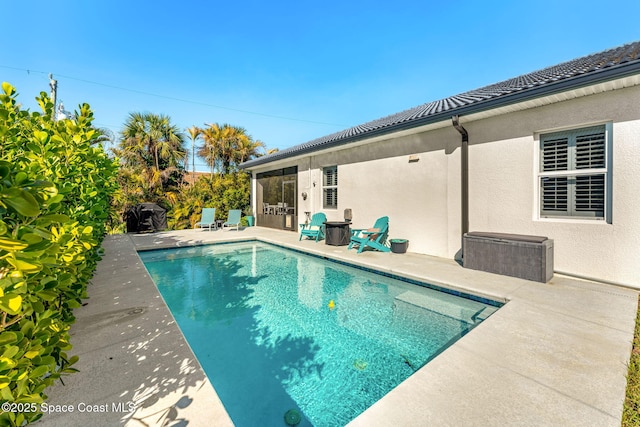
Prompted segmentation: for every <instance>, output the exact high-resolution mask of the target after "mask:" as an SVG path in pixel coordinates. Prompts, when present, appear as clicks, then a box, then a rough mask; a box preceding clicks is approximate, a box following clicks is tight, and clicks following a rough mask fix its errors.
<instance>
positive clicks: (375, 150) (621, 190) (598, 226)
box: [253, 86, 640, 287]
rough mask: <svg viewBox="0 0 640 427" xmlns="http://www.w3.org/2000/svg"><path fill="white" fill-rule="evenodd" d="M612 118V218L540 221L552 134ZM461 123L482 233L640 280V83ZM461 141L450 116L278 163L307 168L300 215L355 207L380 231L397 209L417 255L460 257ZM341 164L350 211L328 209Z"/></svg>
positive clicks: (331, 214)
mask: <svg viewBox="0 0 640 427" xmlns="http://www.w3.org/2000/svg"><path fill="white" fill-rule="evenodd" d="M602 123H611V124H612V129H613V140H612V144H613V145H612V157H613V166H612V180H613V181H612V182H613V188H612V195H613V200H612V221H611V223H607V222H605V221H601V220H600V221H598V220H571V219H562V220H560V219H544V218H543V219H541V218H539V214H538V201H537V199H538V189H537V187H538V181H537V171H538V168H539V166H538V161H539V158H538V149H539V135H540V133H547V132H552V131H555V130H561V129H568V128H569V129H572V128H580V127H585V126H588V125H593V124H602ZM461 124H462V125H463V126H464V127H465V128H466V130H467V131H468V133H469V144H470V145H469V230H470V231H494V232H503V233H518V234H533V235H543V236H548V237H549V238H552V239H554V251H555V269H556V271H560V272H566V273H570V274H575V275H580V276H586V277H593V278H597V279H601V280H607V281H612V282H617V283H621V284H625V285H629V286H634V287H640V280H638V279H639V278H640V250H639V247H638V246H639V245H638V242H639V241H640V220H639V219H638V218H639V213H640V197H639V196H638V195H639V194H640V161H638V160H640V86H635V87H630V88H625V89H619V90H614V91H610V92H605V93H600V94H595V95H590V96H585V97H581V98H576V99H573V100H568V101H562V102H557V103H554V104H550V105H546V106H540V107H536V108H531V109H528V110H524V111H519V112H512V113H509V114H505V115H501V116H495V117H491V118H485V119H480V120H476V121H473V120H470V119H469V118H468V117H464V116H463V117H461ZM460 141H461V136H460V134H459V133H458V132H457V131H456V130H455V129H454V128H453V126H452V125H451V124H450V123H448V124H443V127H442V128H439V129H435V130H431V131H428V132H422V133H416V134H412V135H406V136H401V137H395V138H394V137H393V135H390V136H389V138H388V139H386V140H381V141H377V142H374V143H371V144H360V145H358V144H354V145H345V146H344V147H343V148H339V149H336V150H334V151H331V152H326V153H322V152H320V153H316V154H313V153H312V154H311V155H307V156H305V157H302V158H299V159H292V160H288V161H281V162H278V164H277V167H287V166H293V165H297V166H298V220H299V222H301V223H302V222H304V220H305V215H304V212H305V211H308V212H312V213H313V212H317V211H323V212H324V213H325V214H326V215H327V218H328V219H329V220H342V219H343V212H344V209H346V208H350V209H352V211H353V227H355V228H368V227H370V226H371V225H372V224H373V223H374V221H375V220H376V219H377V218H378V217H380V216H383V215H387V216H389V218H390V221H389V224H390V228H389V230H390V231H389V237H390V238H406V239H409V241H410V243H409V251H411V252H416V253H421V254H429V255H434V256H439V257H447V258H453V257H456V256H459V251H460V249H461V219H460V215H461V207H460V206H461V201H460V194H461V190H460V175H461V172H460ZM411 157H417V158H418V161H410V158H411ZM332 165H337V166H338V208H337V209H323V208H322V168H323V167H325V166H332ZM275 168H276V166H275V165H271V167H270V165H268V164H267V165H261V166H259V167H256V168H255V169H254V170H253V172H254V173H256V172H261V171H266V170H270V169H275ZM314 184H315V185H314ZM303 192H306V193H307V195H308V197H307V199H306V200H303V198H302V196H301V194H302V193H303Z"/></svg>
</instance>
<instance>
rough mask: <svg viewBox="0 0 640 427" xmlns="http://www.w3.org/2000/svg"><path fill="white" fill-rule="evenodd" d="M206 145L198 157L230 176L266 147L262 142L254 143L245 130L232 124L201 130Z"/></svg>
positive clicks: (211, 126)
mask: <svg viewBox="0 0 640 427" xmlns="http://www.w3.org/2000/svg"><path fill="white" fill-rule="evenodd" d="M201 135H202V140H203V142H204V144H203V145H202V146H200V147H199V150H198V155H199V156H200V157H202V158H204V159H205V161H206V162H207V164H208V165H209V166H210V167H211V176H213V171H214V169H216V168H217V169H218V170H219V171H220V172H221V173H223V174H228V173H230V172H232V171H233V170H236V169H237V165H238V164H240V163H242V162H244V161H246V160H248V159H250V158H252V157H255V156H257V155H258V148H260V147H264V144H263V143H262V142H260V141H254V140H253V138H251V136H250V135H248V134H247V131H246V129H245V128H243V127H240V126H232V125H230V124H227V123H225V124H219V123H214V124H209V125H208V127H207V128H205V129H202V130H201Z"/></svg>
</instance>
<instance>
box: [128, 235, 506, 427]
mask: <svg viewBox="0 0 640 427" xmlns="http://www.w3.org/2000/svg"><path fill="white" fill-rule="evenodd" d="M140 256H141V258H142V260H143V261H144V263H145V265H146V267H147V269H148V271H149V273H150V274H151V276H152V278H153V280H154V281H155V283H156V284H157V286H158V289H159V290H160V292H161V294H162V296H163V297H164V299H165V301H166V302H167V305H168V306H169V308H170V309H171V312H172V313H173V315H174V317H175V319H176V321H177V323H178V325H179V326H180V329H181V330H182V332H183V333H184V335H185V337H186V339H187V341H188V342H189V345H190V346H191V348H192V349H193V351H194V353H195V354H196V357H197V358H198V360H199V361H200V363H201V365H202V367H203V368H204V370H205V372H206V373H207V376H208V377H209V380H210V381H211V383H212V384H213V386H214V388H215V389H216V391H217V393H218V395H219V396H220V399H221V400H222V402H223V404H224V406H225V408H226V409H227V411H228V412H229V415H230V416H231V419H232V420H233V422H234V423H235V425H236V426H238V427H244V426H251V427H252V426H258V425H259V426H285V425H286V424H285V421H284V416H285V413H286V412H287V411H288V410H290V409H295V410H297V411H299V413H300V414H301V415H302V421H301V423H300V424H299V425H300V426H305V425H306V426H309V425H314V426H318V427H321V426H341V425H345V424H346V423H348V422H349V421H350V420H352V419H353V418H355V417H356V416H357V415H359V414H360V413H362V412H363V411H364V410H365V409H367V408H368V407H369V406H371V405H372V404H373V403H375V402H376V401H377V400H379V399H380V398H382V397H383V396H384V395H385V394H386V393H388V392H389V391H391V389H393V388H394V387H396V386H397V385H398V384H400V382H402V381H403V380H405V379H406V378H408V377H409V376H410V375H411V374H413V373H414V372H415V371H416V370H417V369H419V368H420V367H421V366H423V365H424V364H425V363H427V362H428V361H429V360H431V359H432V358H433V357H435V356H436V355H438V354H439V353H440V352H442V351H443V350H444V349H445V348H447V347H448V346H450V345H451V344H453V342H454V341H456V340H457V339H458V338H460V337H461V336H463V335H464V334H466V333H467V332H469V331H470V330H471V329H472V328H473V327H475V326H476V325H477V324H478V323H480V322H481V321H482V320H483V319H485V318H486V317H487V316H489V315H490V314H492V313H493V312H495V311H496V310H497V308H498V305H499V304H487V303H484V302H480V301H475V300H471V299H466V298H461V297H458V296H454V295H451V294H448V293H443V292H439V291H437V290H433V289H430V288H427V287H424V286H419V285H416V284H411V283H407V282H404V281H401V280H397V279H395V278H390V277H385V276H383V275H379V274H375V273H372V272H368V271H363V270H360V269H356V268H353V267H350V266H346V265H343V264H339V263H336V262H332V261H327V260H324V259H321V258H317V257H313V256H309V255H305V254H302V253H299V252H296V251H291V250H288V249H284V248H280V247H277V246H273V245H268V244H266V243H261V242H243V243H233V244H222V245H212V246H201V247H193V248H180V249H170V250H161V251H151V252H142V253H140Z"/></svg>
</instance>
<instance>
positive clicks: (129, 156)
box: [109, 113, 187, 233]
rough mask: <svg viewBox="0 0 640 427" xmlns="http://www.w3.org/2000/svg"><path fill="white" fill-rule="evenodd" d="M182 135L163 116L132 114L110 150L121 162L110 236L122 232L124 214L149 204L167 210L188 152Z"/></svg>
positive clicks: (179, 182) (172, 199)
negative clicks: (142, 204) (114, 213)
mask: <svg viewBox="0 0 640 427" xmlns="http://www.w3.org/2000/svg"><path fill="white" fill-rule="evenodd" d="M183 143H184V135H183V134H182V132H180V130H179V129H178V128H177V127H176V126H175V125H173V124H171V118H170V117H169V116H166V115H157V114H151V113H131V114H129V117H128V118H127V121H126V122H125V124H124V128H123V130H122V132H121V133H120V141H119V143H118V147H117V148H116V149H114V150H113V152H114V154H115V155H116V156H117V157H118V158H119V159H120V163H121V165H120V171H119V174H118V183H119V187H120V189H121V191H118V192H117V194H116V195H115V198H114V205H115V209H114V211H115V212H117V214H116V215H115V217H114V218H113V219H112V221H111V228H110V230H109V231H110V232H112V233H117V232H124V231H125V228H126V227H125V223H124V221H125V217H124V215H125V212H127V211H128V210H129V209H130V208H131V207H133V206H135V205H137V204H139V203H143V202H152V203H156V204H158V205H160V206H162V207H163V208H165V209H169V208H170V206H171V204H172V203H173V202H175V200H176V198H177V197H176V193H177V192H178V191H179V187H180V185H181V184H182V180H183V176H184V165H183V163H184V161H185V160H187V151H186V150H185V148H184V147H183Z"/></svg>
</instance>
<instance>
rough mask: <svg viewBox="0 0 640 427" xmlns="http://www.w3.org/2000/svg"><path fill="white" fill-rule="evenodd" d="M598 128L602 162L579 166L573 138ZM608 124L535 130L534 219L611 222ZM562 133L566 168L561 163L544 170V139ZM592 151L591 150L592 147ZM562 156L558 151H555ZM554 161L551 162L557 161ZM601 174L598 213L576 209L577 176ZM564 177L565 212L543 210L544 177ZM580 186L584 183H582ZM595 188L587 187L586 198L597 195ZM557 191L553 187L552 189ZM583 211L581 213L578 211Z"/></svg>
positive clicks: (610, 145)
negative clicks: (601, 164)
mask: <svg viewBox="0 0 640 427" xmlns="http://www.w3.org/2000/svg"><path fill="white" fill-rule="evenodd" d="M598 128H602V130H603V131H604V149H603V154H604V165H603V166H599V167H582V168H581V167H579V166H577V163H578V162H579V161H580V159H579V154H578V148H577V147H578V144H577V142H576V141H577V139H578V138H580V137H581V136H585V135H588V134H590V133H591V134H592V133H593V132H597V131H598ZM612 128H613V126H612V123H610V122H608V123H599V124H593V125H584V126H580V127H571V128H566V129H562V130H554V131H545V132H539V133H538V144H537V159H536V163H537V164H536V168H537V171H538V172H537V175H536V194H537V201H538V203H537V218H538V219H540V220H560V221H574V222H575V221H583V220H584V221H588V222H598V223H602V222H606V223H608V224H611V205H612V185H611V181H612V179H611V176H612V145H613V133H612ZM563 136H566V137H567V139H568V143H567V150H566V156H567V159H566V160H565V163H566V167H565V168H562V165H561V166H560V167H559V168H557V169H555V170H546V171H545V170H544V169H545V167H544V165H545V161H546V160H549V159H550V158H549V157H548V156H547V157H545V147H544V143H545V141H550V140H553V139H554V138H555V139H559V138H561V137H563ZM594 151H595V150H594ZM559 155H560V156H562V153H560V154H559ZM594 157H597V156H596V155H594V154H593V153H590V157H589V161H590V162H592V161H593V160H594ZM557 163H558V162H557V161H556V162H555V163H554V164H557ZM599 176H602V177H603V180H604V182H603V184H602V191H603V192H604V194H603V195H602V202H603V204H602V215H596V214H595V211H596V209H593V210H591V211H588V210H584V211H581V210H580V209H578V208H577V206H578V205H579V204H580V203H579V200H578V198H577V197H576V191H577V189H579V184H578V181H580V178H581V177H594V178H595V177H599ZM562 178H566V188H567V191H566V205H567V206H566V211H555V212H553V211H545V210H544V207H545V204H544V203H545V200H544V198H545V188H544V184H543V180H544V179H562ZM582 185H583V186H584V184H582ZM598 190H599V188H597V189H595V190H594V188H591V187H589V190H588V191H589V193H588V199H590V198H592V197H593V195H594V194H595V195H596V196H597V195H598V194H597V192H598ZM556 191H557V190H556ZM582 212H585V213H582Z"/></svg>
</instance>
